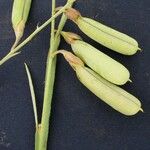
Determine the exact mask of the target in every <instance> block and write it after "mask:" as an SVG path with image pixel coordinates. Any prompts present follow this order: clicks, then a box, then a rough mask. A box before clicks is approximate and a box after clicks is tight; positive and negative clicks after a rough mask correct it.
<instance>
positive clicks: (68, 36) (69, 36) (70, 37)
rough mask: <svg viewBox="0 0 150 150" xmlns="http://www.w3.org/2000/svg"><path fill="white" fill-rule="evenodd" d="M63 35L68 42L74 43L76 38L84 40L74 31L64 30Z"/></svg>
mask: <svg viewBox="0 0 150 150" xmlns="http://www.w3.org/2000/svg"><path fill="white" fill-rule="evenodd" d="M61 35H62V36H63V38H64V39H65V41H66V42H67V43H68V44H71V43H73V42H74V41H75V40H82V38H81V37H80V36H79V35H78V34H75V33H72V32H64V31H62V32H61Z"/></svg>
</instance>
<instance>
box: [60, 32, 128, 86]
mask: <svg viewBox="0 0 150 150" xmlns="http://www.w3.org/2000/svg"><path fill="white" fill-rule="evenodd" d="M62 35H63V37H64V38H65V40H66V41H67V42H68V43H70V44H71V47H72V50H73V52H74V53H75V54H76V55H77V56H78V57H79V58H80V59H82V61H83V62H84V63H85V64H87V65H88V66H89V67H90V68H92V69H93V70H94V71H95V72H97V73H98V74H99V75H101V76H102V77H103V78H105V79H106V80H108V81H110V82H112V83H114V84H117V85H123V84H125V83H126V82H127V81H129V80H130V79H129V77H130V73H129V71H128V70H127V68H125V67H124V66H123V65H122V64H120V63H119V62H117V61H116V60H114V59H112V58H111V57H109V56H108V55H106V54H104V53H102V52H101V51H99V50H98V49H96V48H94V47H93V46H91V45H90V44H88V43H86V42H84V41H82V40H81V38H80V37H79V36H78V35H76V34H74V33H70V32H62Z"/></svg>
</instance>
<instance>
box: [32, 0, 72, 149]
mask: <svg viewBox="0 0 150 150" xmlns="http://www.w3.org/2000/svg"><path fill="white" fill-rule="evenodd" d="M68 2H69V0H68ZM72 4H73V1H72V3H70V4H69V7H71V6H72ZM53 7H54V3H53ZM66 20H67V18H66V16H65V15H64V14H63V16H62V18H61V21H60V23H59V27H58V30H57V32H56V35H55V38H54V36H53V35H54V34H53V33H51V43H50V44H51V46H50V49H49V54H48V57H47V66H46V77H45V91H44V102H43V112H42V121H41V124H40V127H39V130H37V132H36V138H35V139H36V150H46V149H47V139H48V133H49V118H50V113H51V102H52V95H53V87H54V81H55V70H56V57H54V58H53V57H50V54H51V53H53V52H55V51H57V49H58V47H59V43H60V31H61V30H62V29H63V27H64V25H65V23H66ZM51 29H52V32H54V22H53V25H52V26H51Z"/></svg>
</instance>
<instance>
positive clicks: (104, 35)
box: [66, 9, 140, 55]
mask: <svg viewBox="0 0 150 150" xmlns="http://www.w3.org/2000/svg"><path fill="white" fill-rule="evenodd" d="M66 15H67V16H68V18H69V19H71V20H73V21H74V22H75V23H76V24H77V25H78V27H79V28H80V30H81V31H82V32H84V33H85V34H86V35H87V36H89V37H90V38H92V39H93V40H95V41H97V42H98V43H100V44H102V45H104V46H106V47H108V48H110V49H112V50H114V51H116V52H118V53H121V54H124V55H133V54H135V53H136V52H137V50H140V48H139V47H138V43H137V41H136V40H135V39H133V38H131V37H130V36H128V35H126V34H124V33H121V32H119V31H116V30H114V29H112V28H110V27H107V26H105V25H103V24H102V23H100V22H97V21H95V20H93V19H90V18H86V17H82V16H81V14H80V13H79V12H78V11H76V10H75V9H68V10H67V11H66Z"/></svg>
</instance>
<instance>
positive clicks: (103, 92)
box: [60, 9, 143, 116]
mask: <svg viewBox="0 0 150 150" xmlns="http://www.w3.org/2000/svg"><path fill="white" fill-rule="evenodd" d="M66 15H67V17H68V18H69V19H71V20H73V21H74V22H75V23H76V24H77V25H78V27H79V28H80V29H81V30H82V31H83V32H84V33H85V34H86V35H88V36H89V37H91V38H92V39H94V40H95V41H97V42H99V43H101V44H102V45H104V46H106V47H108V48H110V49H112V50H114V51H116V52H119V53H121V54H125V55H133V54H135V53H136V52H137V50H139V47H138V43H137V41H136V40H134V39H133V38H131V37H129V36H128V35H126V34H123V33H121V32H118V31H116V30H114V29H112V28H110V27H107V26H105V25H103V24H101V23H99V22H96V21H94V20H92V19H90V18H85V17H82V16H81V14H80V13H79V12H78V11H76V10H75V9H68V10H67V11H66ZM61 35H62V36H63V37H64V39H65V40H66V42H67V43H69V44H70V45H71V47H72V51H73V52H74V54H75V55H76V56H74V55H73V54H71V53H69V52H66V51H60V53H62V54H63V55H64V56H65V58H66V59H67V61H68V62H69V64H70V65H71V66H72V67H73V68H74V70H75V71H76V74H77V77H78V78H79V80H80V82H81V83H82V84H83V85H85V86H86V87H87V88H88V89H89V90H90V91H91V92H93V93H94V94H95V95H96V96H97V97H99V98H100V99H101V100H103V101H104V102H105V103H107V104H108V105H110V106H111V107H112V108H114V109H115V110H117V111H119V112H120V113H122V114H124V115H127V116H131V115H134V114H136V113H137V112H138V111H143V110H142V108H141V102H140V101H139V100H138V99H137V98H136V97H134V96H133V95H131V94H129V93H128V92H126V91H125V90H123V89H121V88H120V87H118V86H117V85H123V84H125V83H126V82H127V81H131V80H130V72H129V70H128V69H127V68H126V67H125V66H124V65H122V64H121V63H119V62H118V61H116V60H114V59H113V58H111V57H110V56H108V55H106V54H104V53H103V52H101V51H100V50H98V49H96V48H95V47H93V46H92V45H90V44H88V43H86V42H84V41H83V40H82V38H81V37H80V36H79V35H77V34H75V33H72V32H64V31H63V32H61ZM66 56H67V57H66ZM73 58H75V59H73ZM77 58H79V59H80V62H81V60H82V61H83V62H84V63H85V64H86V65H87V66H88V67H89V68H88V67H85V66H84V65H83V63H80V65H79V64H78V63H75V62H77V61H75V62H74V61H73V60H77Z"/></svg>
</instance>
